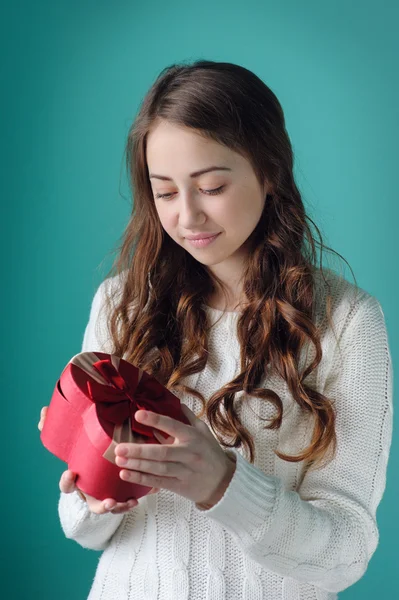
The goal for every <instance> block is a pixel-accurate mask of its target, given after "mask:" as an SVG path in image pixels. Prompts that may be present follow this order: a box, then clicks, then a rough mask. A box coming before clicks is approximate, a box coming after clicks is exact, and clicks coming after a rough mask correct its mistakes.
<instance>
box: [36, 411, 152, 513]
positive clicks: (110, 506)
mask: <svg viewBox="0 0 399 600" xmlns="http://www.w3.org/2000/svg"><path fill="white" fill-rule="evenodd" d="M47 410H48V406H43V408H42V410H41V412H40V421H39V423H38V428H39V430H40V431H41V430H42V429H43V425H44V421H45V420H46V415H47ZM75 480H76V473H73V471H71V470H70V469H68V470H67V471H64V472H63V473H62V475H61V478H60V481H59V488H60V490H61V492H64V494H72V492H75V491H77V492H78V493H79V495H80V496H81V497H82V494H83V492H82V491H81V490H79V488H78V487H77V485H76V483H75ZM159 490H160V488H152V489H151V490H150V491H149V492H148V494H156V493H157V492H159ZM84 496H85V498H86V502H87V505H88V508H89V510H90V511H91V512H93V513H95V514H97V515H102V514H104V513H107V512H111V513H113V514H114V515H116V514H120V513H125V512H129V510H131V509H132V508H134V507H135V506H137V504H138V500H136V498H130V499H129V500H128V501H127V502H117V501H116V500H114V499H113V498H105V499H104V500H97V499H96V498H93V496H89V495H88V494H86V493H84Z"/></svg>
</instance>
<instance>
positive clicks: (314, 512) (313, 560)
mask: <svg viewBox="0 0 399 600" xmlns="http://www.w3.org/2000/svg"><path fill="white" fill-rule="evenodd" d="M324 272H325V274H326V275H327V277H328V280H329V282H330V284H331V286H332V289H331V293H332V296H333V302H332V318H333V323H334V330H335V333H334V331H332V330H331V328H330V326H329V324H328V321H327V320H326V318H325V308H324V307H325V294H326V290H325V288H324V283H323V280H322V278H321V276H320V275H319V272H318V271H317V272H316V282H317V286H316V294H317V303H316V312H315V319H316V324H317V325H318V326H319V327H320V331H321V336H322V349H323V359H322V361H321V363H320V365H319V367H318V368H317V369H316V371H314V372H312V374H311V375H310V376H309V377H308V378H307V379H306V383H307V384H308V385H310V386H312V387H314V388H315V389H317V390H319V391H321V392H322V393H324V394H325V395H326V396H327V397H328V398H329V399H334V400H335V406H336V411H337V422H336V431H337V438H338V448H337V454H336V457H335V458H334V459H333V461H332V462H331V463H330V464H328V465H327V466H325V467H324V468H323V469H322V470H317V471H309V472H306V471H305V470H304V464H303V462H300V463H290V462H287V461H283V460H281V459H279V458H278V457H277V456H276V455H275V454H274V452H273V451H274V450H275V449H278V450H280V451H282V452H285V453H288V454H297V453H299V452H300V451H301V450H303V449H304V448H305V447H307V446H308V444H309V442H310V440H311V434H312V429H313V427H312V422H311V421H310V420H309V417H307V416H305V415H304V414H303V412H302V411H301V410H300V408H299V407H298V405H297V403H296V402H295V401H294V400H293V399H292V396H291V395H290V392H289V389H288V386H287V384H286V383H285V381H283V380H282V379H281V378H279V377H277V376H276V375H275V374H270V373H269V374H267V375H265V379H264V381H263V382H262V386H263V387H268V388H271V389H273V390H274V391H275V392H276V393H278V394H279V396H280V398H281V400H282V402H283V406H284V418H283V422H282V426H281V428H280V429H279V430H274V431H272V430H267V429H262V422H261V421H260V419H258V418H257V416H256V415H257V414H258V415H260V416H262V417H263V418H265V417H267V418H270V417H271V416H274V415H275V414H276V413H275V409H274V407H273V406H272V405H271V404H270V403H269V402H267V401H264V400H260V399H258V398H255V397H253V396H247V397H245V398H244V395H243V392H241V394H238V395H237V396H236V398H237V406H238V412H239V414H240V418H241V421H242V422H243V424H244V425H245V426H246V427H247V428H248V430H249V431H250V433H251V435H252V436H253V438H254V442H255V447H256V461H255V464H253V465H252V464H250V463H249V462H248V460H247V459H246V458H245V453H244V451H243V450H241V449H238V450H237V449H234V450H233V452H234V453H235V454H236V458H237V466H236V471H235V473H234V476H233V478H232V480H231V482H230V485H229V486H228V488H227V490H226V492H225V494H224V496H223V498H222V499H221V500H220V501H219V502H218V504H216V505H215V506H213V507H212V508H211V509H209V510H201V509H200V508H199V507H198V506H197V505H196V504H195V503H194V502H192V501H190V500H187V499H186V498H183V497H181V496H179V495H177V494H174V493H172V492H170V491H169V490H161V491H160V492H159V493H158V494H153V495H150V496H147V497H144V498H140V499H139V504H138V506H137V507H135V508H134V509H132V510H131V511H130V512H129V513H126V514H123V515H113V514H112V513H107V514H104V515H95V514H93V513H91V512H90V511H89V510H88V508H87V505H86V504H85V503H84V502H83V501H82V500H81V498H80V497H79V496H78V494H77V493H76V492H74V493H72V494H64V493H62V492H61V493H60V500H59V506H58V510H59V516H60V520H61V525H62V528H63V531H64V533H65V535H66V536H67V537H68V538H70V539H73V540H75V541H76V542H78V543H79V544H80V545H81V546H83V547H84V548H90V549H93V550H102V551H103V552H102V555H101V557H100V560H99V563H98V566H97V569H96V573H95V576H94V581H93V584H92V588H91V591H90V594H89V597H88V600H156V599H157V600H241V599H242V600H261V599H266V598H267V600H280V599H281V600H333V599H336V598H337V592H339V591H341V590H344V589H346V588H347V587H349V586H350V585H352V584H353V583H355V582H356V581H358V580H359V579H360V578H361V577H362V575H363V574H364V573H365V571H366V569H367V565H368V562H369V560H370V558H371V556H372V555H373V553H374V552H375V550H376V547H377V544H378V541H379V533H378V528H377V521H376V511H377V507H378V505H379V503H380V501H381V498H382V496H383V493H384V490H385V485H386V469H387V463H388V456H389V451H390V445H391V439H392V416H393V406H392V391H393V390H392V388H393V372H392V362H391V356H390V350H389V343H388V338H387V331H386V324H385V319H384V314H383V311H382V308H381V305H380V303H379V302H378V300H377V299H376V298H375V297H373V296H371V295H370V294H369V293H367V292H366V291H364V290H362V289H360V291H358V293H357V295H356V297H355V291H356V290H355V287H354V285H353V284H352V283H350V282H348V281H346V280H345V279H343V278H341V277H338V275H337V274H335V273H334V272H333V271H331V270H330V269H324ZM108 284H112V285H118V278H117V277H114V278H112V279H108V280H106V281H105V282H103V283H102V284H101V285H100V286H99V288H98V290H97V292H96V294H95V295H94V299H93V303H92V307H91V312H90V319H89V322H88V324H87V327H86V330H85V333H84V340H83V347H82V351H89V350H92V351H95V350H99V351H101V350H102V351H104V352H109V351H111V350H110V345H109V333H108V331H107V327H106V323H105V315H104V311H103V310H102V307H103V297H104V286H105V285H108ZM207 312H208V315H209V318H210V320H211V322H212V323H214V326H213V327H212V329H211V331H210V337H209V359H208V363H207V365H206V368H205V369H204V370H203V371H202V372H201V373H197V374H194V375H192V376H189V377H187V378H186V379H185V383H186V384H187V385H189V386H191V387H194V388H195V389H197V390H199V391H200V392H201V393H202V394H203V395H204V397H205V399H206V398H209V397H210V396H211V395H212V394H213V393H214V392H215V391H216V390H217V389H219V388H220V387H222V386H223V385H224V384H225V383H227V382H228V381H230V380H231V379H232V378H233V377H234V376H235V375H236V374H237V373H238V372H239V354H240V349H239V345H238V341H237V336H236V328H235V326H236V323H237V320H238V317H239V314H238V313H232V312H230V313H226V314H225V315H223V316H222V313H221V311H217V310H215V309H211V308H209V307H207ZM336 338H337V339H338V340H339V347H338V346H337V342H336ZM314 356H315V351H314V348H313V345H309V346H308V349H307V356H305V357H304V356H301V361H300V365H299V367H300V371H302V369H303V365H304V364H309V363H310V362H311V361H312V360H313V358H314ZM178 395H179V398H180V399H181V401H182V402H184V403H185V404H187V405H188V406H189V407H190V408H191V410H193V411H194V412H195V413H198V412H199V410H200V406H201V405H200V402H199V400H197V399H196V398H194V397H193V396H190V395H186V394H183V393H179V394H178ZM239 400H240V402H239ZM204 420H205V421H206V418H205V417H204ZM264 424H267V423H263V425H264Z"/></svg>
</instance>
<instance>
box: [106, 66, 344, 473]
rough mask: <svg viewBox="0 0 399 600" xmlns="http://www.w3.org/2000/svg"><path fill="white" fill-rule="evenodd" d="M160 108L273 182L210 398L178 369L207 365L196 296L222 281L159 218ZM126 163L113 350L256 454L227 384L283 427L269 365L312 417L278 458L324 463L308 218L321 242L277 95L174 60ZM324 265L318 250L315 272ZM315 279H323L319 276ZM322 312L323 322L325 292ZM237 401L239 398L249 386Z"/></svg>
mask: <svg viewBox="0 0 399 600" xmlns="http://www.w3.org/2000/svg"><path fill="white" fill-rule="evenodd" d="M160 119H161V120H165V121H168V122H171V123H173V124H176V125H178V126H183V127H187V128H191V129H192V130H194V131H195V132H196V133H198V134H200V135H203V136H205V137H207V138H208V139H211V140H216V141H217V142H218V143H220V144H223V145H225V146H227V147H228V148H230V149H232V150H233V151H235V152H238V153H240V154H241V155H242V156H244V157H245V158H247V160H249V161H250V163H251V165H252V167H253V169H254V172H255V174H256V176H257V178H258V180H259V182H260V184H261V185H262V184H263V182H264V181H265V180H266V179H267V180H268V181H269V182H271V183H272V188H273V193H272V194H268V195H267V197H266V202H265V205H264V210H263V213H262V216H261V218H260V220H259V222H258V224H257V226H256V227H255V229H254V230H253V232H252V234H251V235H250V236H249V238H248V240H247V241H246V243H247V244H248V250H249V251H248V258H247V262H246V265H245V269H244V276H243V282H244V284H243V290H244V293H245V296H246V298H247V299H248V303H246V305H245V308H244V309H243V311H242V312H241V313H240V316H239V319H238V322H237V336H238V340H239V343H240V348H241V350H240V361H241V365H240V373H239V374H238V375H237V376H236V377H235V378H234V379H233V380H232V381H230V382H229V383H227V384H226V385H224V386H223V387H222V388H221V389H219V390H218V391H217V392H216V393H214V394H213V395H212V396H211V397H210V398H209V399H208V400H207V401H205V399H204V397H203V395H202V394H201V393H200V392H198V391H197V390H195V389H193V388H190V387H188V386H186V385H184V384H183V382H182V380H183V378H184V377H186V376H189V375H191V374H193V373H197V372H199V371H201V370H203V369H204V367H205V365H206V363H207V359H208V335H207V332H208V328H209V323H208V317H207V314H206V309H205V308H204V307H203V306H202V304H203V303H204V302H206V300H207V298H209V297H211V295H212V293H213V292H214V291H215V289H216V288H215V282H217V283H218V284H219V286H220V287H221V288H222V289H223V287H224V286H223V283H222V282H221V281H220V280H219V279H218V278H217V277H216V276H214V275H213V274H211V273H210V272H209V270H208V269H207V268H206V267H205V266H204V265H202V264H201V263H199V262H198V261H196V260H195V259H194V258H193V257H192V256H191V255H190V254H189V253H188V252H186V251H185V250H184V248H182V247H181V246H179V245H178V244H176V243H175V242H174V241H173V240H172V238H171V237H170V236H168V235H165V233H164V230H163V227H162V225H161V223H160V220H159V218H158V214H157V211H156V208H155V203H154V198H153V192H152V189H151V185H150V180H149V172H148V167H147V162H146V141H147V136H148V133H149V132H150V130H151V129H152V128H153V127H154V125H156V123H157V122H158V121H159V120H160ZM126 167H127V171H128V179H129V185H130V187H131V191H132V194H133V197H134V203H133V207H132V212H131V216H130V218H129V221H128V224H127V226H126V228H125V230H124V232H123V235H122V236H121V238H120V242H121V243H120V245H119V247H118V249H117V251H118V255H117V258H116V259H115V261H114V263H113V266H112V268H111V272H110V273H109V276H111V277H112V276H115V275H118V276H120V286H119V289H118V290H115V291H114V293H113V294H112V296H113V297H112V298H110V297H109V295H108V299H107V302H108V303H109V304H108V306H109V309H110V310H109V317H108V319H109V320H108V326H109V331H110V334H111V338H112V342H113V352H114V353H115V354H117V355H118V356H123V357H124V358H125V360H128V361H129V362H131V363H132V364H134V365H136V366H138V367H140V368H142V369H144V370H145V371H147V372H148V373H150V374H151V375H153V376H154V377H155V378H156V379H157V380H158V381H160V382H161V383H162V384H163V385H165V387H167V388H168V389H169V390H171V391H172V392H173V390H176V391H178V390H180V391H183V392H187V393H189V394H192V395H194V396H195V397H197V398H198V399H199V400H200V401H201V403H202V410H201V412H200V414H199V415H197V416H198V417H201V416H203V415H204V414H205V413H206V416H207V419H208V422H209V424H210V427H211V428H212V430H213V432H214V434H215V436H216V437H217V439H218V440H219V442H220V443H222V444H223V445H224V446H226V447H230V448H231V447H235V448H237V447H241V446H242V445H243V446H244V448H245V450H246V453H247V454H249V460H250V461H251V462H252V463H253V462H254V460H255V447H254V442H253V439H252V437H251V435H250V433H249V432H248V430H247V429H246V428H245V427H244V426H243V425H242V423H241V422H240V419H239V417H238V414H237V410H236V408H237V407H236V402H235V395H236V394H237V393H239V392H241V391H244V392H245V393H246V394H248V395H252V396H256V397H259V398H261V399H263V400H264V401H270V402H271V403H272V404H273V405H274V406H275V408H276V409H277V415H276V417H275V418H274V419H272V420H271V422H270V424H268V425H265V426H264V427H265V428H268V429H277V428H279V427H280V426H281V423H282V418H283V405H282V401H281V399H280V397H279V396H278V394H276V392H275V391H273V390H271V389H264V388H262V387H259V385H260V382H261V380H262V378H263V376H264V375H265V369H266V366H268V367H269V368H271V370H272V371H273V372H275V373H277V374H278V375H279V376H280V377H282V378H283V379H284V380H285V381H286V382H287V385H288V388H289V390H290V392H291V394H292V397H293V399H294V400H295V401H296V402H297V403H298V405H299V406H300V407H301V409H302V410H303V411H305V412H306V413H308V414H309V415H311V416H312V417H313V421H314V426H313V433H312V439H311V443H310V445H309V446H308V447H307V448H305V449H304V450H303V451H302V452H301V453H300V454H299V455H296V456H290V455H287V454H283V453H281V452H279V451H277V450H275V451H274V452H275V454H276V455H277V456H278V457H279V458H281V459H282V460H285V461H290V462H299V461H302V460H305V461H307V462H308V463H309V466H312V467H313V468H318V467H320V466H321V465H322V460H323V458H325V457H326V456H327V454H328V453H331V451H332V455H331V457H333V456H334V455H335V452H336V444H337V439H336V433H335V408H334V400H331V399H328V398H327V397H325V396H324V395H323V394H321V393H320V392H318V391H317V390H315V389H312V388H311V387H310V386H309V385H307V384H306V383H305V379H306V377H308V375H309V374H310V373H311V372H312V371H313V370H314V369H315V368H316V367H317V366H318V364H319V363H320V361H321V358H322V349H321V343H320V332H319V329H318V328H317V327H316V325H315V323H314V320H313V315H314V302H315V295H314V288H315V269H316V259H317V254H316V245H318V244H319V243H318V242H317V241H316V240H315V239H314V238H313V235H312V232H311V229H310V227H309V225H308V221H309V222H311V223H312V224H313V225H314V227H315V229H316V230H317V233H318V236H319V238H320V246H321V249H323V247H324V248H328V246H324V244H323V242H322V236H321V234H320V230H319V229H318V227H317V226H316V225H315V223H314V222H313V221H312V219H310V217H309V216H307V215H306V214H305V208H304V205H303V202H302V199H301V194H300V192H299V190H298V188H297V186H296V183H295V181H294V175H293V150H292V146H291V143H290V139H289V137H288V133H287V131H286V127H285V118H284V114H283V110H282V107H281V105H280V103H279V101H278V99H277V97H276V96H275V94H274V93H273V92H272V91H271V89H270V88H269V87H267V85H265V83H264V82H263V81H262V80H261V79H259V78H258V77H257V76H256V75H255V74H254V73H252V72H251V71H249V70H247V69H246V68H244V67H242V66H239V65H236V64H233V63H226V62H215V61H207V60H198V61H196V62H193V63H191V64H186V63H181V64H173V65H172V66H169V67H167V68H165V69H163V70H162V71H161V73H160V75H159V76H158V77H157V79H156V80H155V82H154V84H153V85H152V87H151V88H150V90H149V91H148V93H147V94H146V96H145V97H144V100H143V102H142V104H141V107H140V110H139V112H138V114H137V117H136V118H135V120H134V122H133V124H132V126H131V127H130V130H129V133H128V138H127V144H126ZM328 249H329V250H331V248H328ZM333 252H335V251H333ZM335 254H338V253H336V252H335ZM339 256H340V257H341V258H343V257H342V256H341V255H340V254H339ZM343 260H345V259H343ZM345 262H347V261H346V260H345ZM321 264H322V259H321V258H320V272H321V273H322V266H321ZM351 271H352V269H351ZM352 274H353V271H352ZM323 280H324V281H325V283H326V286H327V287H329V284H328V282H327V281H326V279H325V277H324V275H323ZM116 294H118V298H116ZM132 309H134V310H132ZM326 311H327V316H328V320H329V322H330V323H331V320H330V318H331V296H330V295H329V294H328V295H327V301H326ZM308 343H313V344H314V347H315V350H316V354H315V358H314V360H313V361H312V362H311V364H310V365H308V366H307V367H306V368H305V370H304V371H303V372H302V373H300V372H299V368H298V363H299V355H300V353H301V351H302V349H303V348H304V346H305V345H306V344H308ZM240 401H242V402H245V395H244V396H242V398H240ZM222 405H223V408H224V411H221V410H220V408H221V406H222ZM259 418H261V417H259Z"/></svg>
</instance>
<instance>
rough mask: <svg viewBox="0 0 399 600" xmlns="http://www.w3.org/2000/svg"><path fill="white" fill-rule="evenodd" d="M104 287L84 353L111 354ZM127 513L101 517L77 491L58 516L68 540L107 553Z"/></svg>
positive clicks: (95, 302) (94, 305)
mask: <svg viewBox="0 0 399 600" xmlns="http://www.w3.org/2000/svg"><path fill="white" fill-rule="evenodd" d="M106 281H108V280H106ZM104 285H105V282H104V281H103V282H102V283H101V284H100V286H99V287H98V289H97V291H96V293H95V295H94V298H93V301H92V305H91V309H90V317H89V322H88V324H87V326H86V329H85V332H84V336H83V344H82V350H81V352H88V351H92V350H93V351H95V350H97V351H102V352H107V348H106V340H107V337H106V321H105V318H104V314H103V312H104V311H102V308H103V301H104V298H105V295H104V291H105V290H104ZM98 332H99V333H98ZM100 338H101V339H104V340H105V343H104V344H102V343H101V341H100ZM125 514H126V513H125ZM125 514H123V513H121V514H113V513H104V514H101V515H97V514H95V513H93V512H91V511H90V510H89V508H88V506H87V504H86V502H85V501H84V500H82V499H81V498H80V496H79V494H78V493H77V492H76V491H75V492H72V493H71V494H65V493H63V492H61V493H60V498H59V502H58V515H59V518H60V521H61V527H62V529H63V531H64V533H65V536H66V537H67V538H69V539H72V540H75V541H76V542H77V543H78V544H80V545H81V546H83V547H84V548H90V549H91V550H104V549H105V548H106V546H107V545H108V543H109V541H110V539H111V537H112V536H113V535H114V533H115V531H116V530H117V528H118V527H119V525H120V524H121V523H122V521H123V517H124V516H125Z"/></svg>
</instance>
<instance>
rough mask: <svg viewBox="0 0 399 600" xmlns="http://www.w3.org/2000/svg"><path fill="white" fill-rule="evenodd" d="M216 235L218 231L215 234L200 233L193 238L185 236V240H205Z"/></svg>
mask: <svg viewBox="0 0 399 600" xmlns="http://www.w3.org/2000/svg"><path fill="white" fill-rule="evenodd" d="M218 233H220V231H217V232H216V233H200V234H198V235H194V236H188V235H187V236H186V238H187V239H188V240H206V239H207V238H211V237H215V235H218Z"/></svg>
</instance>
